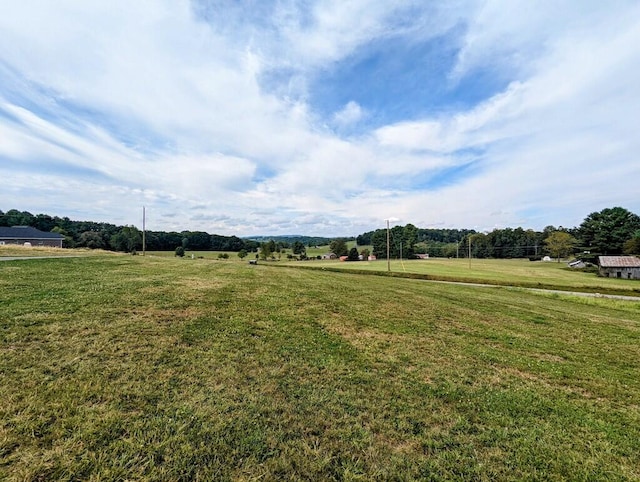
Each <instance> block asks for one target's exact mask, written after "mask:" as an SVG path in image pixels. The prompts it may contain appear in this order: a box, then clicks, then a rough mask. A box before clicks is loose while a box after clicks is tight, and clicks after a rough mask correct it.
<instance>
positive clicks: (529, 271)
mask: <svg viewBox="0 0 640 482" xmlns="http://www.w3.org/2000/svg"><path fill="white" fill-rule="evenodd" d="M288 264H291V265H295V266H304V267H315V268H322V267H324V268H329V269H339V270H358V271H373V272H380V273H384V272H386V271H387V261H386V260H378V261H359V262H341V261H336V260H332V261H307V262H296V263H291V262H290V263H288ZM390 267H391V271H392V273H399V274H405V273H406V274H417V275H426V276H428V277H431V278H433V279H442V280H452V281H456V280H457V281H468V282H476V283H493V284H499V285H511V286H525V287H532V288H535V287H549V288H558V289H564V290H575V291H590V292H598V291H602V292H603V293H604V292H616V293H620V294H628V295H631V296H640V281H638V280H627V279H615V278H605V277H600V276H598V275H597V273H588V272H584V271H581V270H576V269H571V268H569V267H568V266H567V263H566V262H560V263H557V262H555V261H552V262H543V261H535V262H532V261H529V260H526V259H472V260H471V263H469V260H468V259H447V258H430V259H427V260H404V261H399V260H392V261H391V263H390Z"/></svg>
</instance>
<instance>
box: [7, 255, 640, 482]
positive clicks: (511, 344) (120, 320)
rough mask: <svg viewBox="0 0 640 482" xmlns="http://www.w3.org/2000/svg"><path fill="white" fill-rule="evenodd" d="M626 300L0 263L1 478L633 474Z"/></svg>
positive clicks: (176, 263) (201, 264)
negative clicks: (586, 300) (590, 301)
mask: <svg viewBox="0 0 640 482" xmlns="http://www.w3.org/2000/svg"><path fill="white" fill-rule="evenodd" d="M639 355H640V307H639V304H632V303H628V304H620V303H616V302H609V301H608V300H598V304H586V303H584V302H583V301H578V300H573V299H571V298H566V297H553V296H541V295H537V294H531V293H526V292H514V291H509V290H502V289H484V288H472V287H464V286H451V285H429V284H425V283H416V282H414V281H412V280H404V279H391V278H381V277H363V276H357V275H350V274H340V275H336V274H335V273H331V272H323V271H309V270H286V269H278V270H276V269H270V268H269V267H266V266H261V265H258V266H248V265H246V264H240V263H219V262H214V261H208V260H193V261H192V262H185V260H176V259H170V258H169V259H160V258H149V257H147V258H141V257H113V256H112V257H94V258H84V259H76V258H74V259H55V260H33V261H29V262H7V263H2V264H0V394H1V395H0V397H1V401H2V403H0V478H6V479H7V480H51V479H55V480H79V479H80V480H99V479H100V480H101V479H119V480H122V479H151V480H256V479H265V480H283V479H288V480H291V479H305V480H412V479H432V480H446V479H449V480H450V479H457V480H461V479H465V480H471V479H477V480H493V479H506V480H509V479H510V480H522V479H545V480H546V479H581V480H597V479H627V480H632V479H637V478H638V477H640V462H639V459H638V458H637V453H638V452H639V451H640V410H639V408H638V400H640V367H639V365H638V360H639V359H640V357H639Z"/></svg>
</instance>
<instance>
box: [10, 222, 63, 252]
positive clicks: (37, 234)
mask: <svg viewBox="0 0 640 482" xmlns="http://www.w3.org/2000/svg"><path fill="white" fill-rule="evenodd" d="M63 240H64V236H63V235H62V234H58V233H45V232H44V231H40V230H39V229H36V228H32V227H31V226H11V227H4V226H0V245H3V244H20V245H27V246H29V245H31V246H52V247H56V248H62V241H63Z"/></svg>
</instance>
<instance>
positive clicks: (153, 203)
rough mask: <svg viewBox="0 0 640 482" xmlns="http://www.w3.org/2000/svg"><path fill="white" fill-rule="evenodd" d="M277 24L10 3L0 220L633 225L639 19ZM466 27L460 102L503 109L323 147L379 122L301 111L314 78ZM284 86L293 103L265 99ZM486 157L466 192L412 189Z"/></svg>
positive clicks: (334, 226)
mask: <svg viewBox="0 0 640 482" xmlns="http://www.w3.org/2000/svg"><path fill="white" fill-rule="evenodd" d="M274 5H275V6H274V7H268V8H271V10H270V11H269V13H270V15H266V16H263V17H261V18H260V19H257V18H253V17H254V16H255V17H259V15H258V13H256V14H255V15H254V16H252V15H248V17H249V18H250V19H251V20H252V21H251V22H249V21H247V19H246V18H245V16H246V15H247V12H246V10H242V9H240V10H234V9H233V8H231V7H229V10H222V11H221V10H219V9H218V10H215V9H213V10H212V11H211V12H210V15H208V16H204V17H206V18H198V17H197V15H195V14H194V11H193V10H192V9H191V8H190V6H191V5H190V3H189V2H186V1H182V2H175V1H169V0H165V1H160V2H158V1H151V0H140V1H136V2H129V1H124V0H116V1H113V2H107V3H104V2H90V3H85V4H79V3H78V2H76V1H73V0H61V1H59V2H55V3H52V2H47V1H44V0H40V1H34V2H28V4H27V2H19V1H17V0H16V1H13V0H10V1H7V2H5V3H4V4H3V15H2V16H0V79H3V80H5V82H3V84H2V85H0V114H2V113H4V114H5V115H4V116H2V115H0V136H1V137H2V142H1V143H0V176H2V177H3V180H4V183H5V185H6V186H9V187H8V188H7V189H6V190H3V192H2V194H0V208H2V209H8V208H11V207H17V208H20V209H28V210H32V211H35V212H45V211H48V209H50V208H53V209H55V210H56V211H55V212H53V213H52V214H59V215H72V214H73V213H79V216H78V217H81V218H85V219H87V218H93V217H95V218H96V219H97V220H105V221H112V222H123V223H137V222H138V221H139V206H140V205H142V204H143V203H146V204H147V205H149V208H150V209H149V212H150V215H151V216H152V218H153V219H155V220H156V222H157V223H158V225H157V226H156V227H155V228H157V229H164V228H166V229H205V230H209V231H213V230H214V229H215V230H216V231H218V232H221V233H227V234H248V233H256V232H259V231H261V230H265V231H264V232H267V231H268V232H273V233H275V232H283V231H286V230H291V229H300V230H303V231H304V233H309V234H336V235H338V234H357V233H359V232H362V231H366V230H369V229H372V228H375V227H377V226H379V225H381V224H382V220H383V219H385V218H389V217H399V218H401V219H402V220H403V222H412V223H414V224H416V225H435V224H438V225H440V223H442V222H444V223H445V224H446V225H449V226H461V227H474V226H476V225H477V226H481V227H483V229H484V228H491V227H492V226H494V225H513V224H514V223H523V224H525V227H526V223H537V224H536V226H535V227H542V226H540V223H542V224H550V223H554V224H564V225H571V224H572V223H579V222H580V220H581V218H580V217H584V216H585V215H586V214H588V213H589V212H591V211H594V210H598V209H601V208H603V207H607V205H612V204H614V205H624V206H625V207H628V208H630V209H632V210H635V211H636V212H637V211H639V210H640V205H638V202H639V201H638V199H637V195H636V194H635V191H634V190H633V189H620V190H618V189H617V188H615V186H617V185H618V184H619V183H618V182H619V180H620V179H633V178H637V177H638V174H640V172H639V170H640V167H639V165H638V163H637V162H635V154H636V153H637V152H638V150H639V148H640V145H639V143H640V141H639V140H638V137H637V135H636V133H635V131H636V129H637V128H636V124H637V112H638V109H639V107H640V89H639V88H638V85H640V67H639V66H640V54H639V53H638V49H637V48H636V47H635V46H636V45H640V34H639V32H640V28H638V27H639V26H640V7H639V6H637V5H636V4H633V3H625V2H613V3H606V4H603V3H601V2H590V3H588V4H586V6H585V4H584V3H582V2H577V3H576V2H573V3H572V2H565V3H562V4H561V5H555V4H554V5H550V4H549V5H546V4H536V5H535V6H532V5H531V4H530V3H527V2H521V1H518V2H499V1H497V0H495V1H494V0H492V1H488V2H482V3H480V2H475V1H472V0H470V1H462V0H461V1H459V2H456V3H454V4H452V3H451V2H441V3H434V4H430V5H428V6H424V5H423V2H412V1H403V2H391V3H385V2H375V1H364V0H358V1H355V2H338V1H331V2H312V3H311V4H306V3H304V4H303V3H297V2H276V3H275V4H274ZM307 5H308V7H307ZM263 8H267V7H263ZM409 11H410V12H411V17H410V18H409V17H407V12H409ZM201 13H202V12H201ZM456 25H462V26H463V27H465V28H461V29H460V31H463V32H465V33H464V36H463V38H462V48H461V50H460V52H459V54H458V56H457V59H456V63H455V66H454V68H453V70H452V72H451V78H452V79H453V81H454V82H457V81H461V80H463V79H464V78H465V77H466V76H473V75H475V73H476V72H478V71H479V70H482V69H485V70H488V71H493V72H495V75H498V76H502V77H503V78H506V79H509V80H510V82H509V83H508V86H507V87H506V88H505V89H504V90H503V91H502V92H498V93H497V94H495V95H493V96H491V97H490V98H487V99H485V100H484V101H482V102H480V103H479V104H478V105H475V106H473V107H471V108H468V109H465V110H459V109H458V108H457V106H456V105H455V104H454V105H453V106H452V107H451V108H450V109H443V110H439V111H438V112H437V113H436V114H434V115H432V116H430V117H425V118H422V119H416V118H407V119H405V120H403V121H400V122H397V123H394V124H391V125H386V126H381V127H379V128H377V129H375V130H373V131H371V132H364V133H362V134H361V135H360V136H359V137H348V138H346V137H341V136H340V135H339V134H335V133H332V132H330V131H328V130H327V128H326V127H325V126H327V125H330V126H336V127H339V128H346V129H347V130H348V128H349V127H351V126H354V125H356V124H359V125H362V124H365V123H364V122H362V121H363V120H365V119H366V120H368V118H367V115H368V112H367V111H366V106H362V105H360V104H358V103H357V102H355V101H350V102H348V103H347V104H345V105H344V107H343V108H342V109H341V110H339V111H338V112H335V113H334V114H332V115H331V116H330V117H329V118H328V119H323V118H320V117H319V114H318V113H317V112H314V111H313V109H312V108H311V106H310V105H309V104H308V103H307V102H306V100H305V99H306V97H305V89H306V88H307V85H309V83H310V80H312V78H313V75H315V72H317V71H318V70H321V69H324V68H331V67H333V66H335V63H336V62H338V61H339V60H343V59H346V58H348V57H349V56H350V55H353V54H354V52H356V51H357V50H358V49H359V48H364V47H366V46H367V45H368V44H370V43H371V42H374V41H378V42H379V41H384V39H386V38H391V37H393V38H396V39H397V38H404V39H405V41H407V42H420V41H424V40H425V39H429V38H436V37H438V36H439V35H442V34H443V33H445V32H447V31H449V30H450V29H451V28H453V27H454V26H456ZM283 68H289V69H290V71H291V73H290V75H289V76H288V77H287V78H286V79H285V80H284V81H283V82H284V83H285V84H286V86H285V87H283V88H282V89H271V88H270V89H267V88H265V85H263V84H261V81H262V80H263V74H265V73H266V72H269V71H272V70H274V69H275V70H277V69H283ZM286 91H290V92H292V93H295V95H292V96H289V97H287V96H285V95H280V94H281V93H282V92H286ZM420 101H421V99H415V102H420ZM338 130H339V129H338ZM470 152H471V153H470ZM475 152H477V153H478V154H475ZM474 156H475V157H476V161H477V164H478V168H477V171H474V173H473V175H467V176H466V177H460V178H455V177H453V178H449V179H448V180H447V181H448V182H446V183H442V184H437V183H435V184H434V183H429V182H425V183H424V185H418V184H415V183H414V178H418V177H420V178H421V179H423V180H427V181H429V180H431V179H432V177H433V176H434V175H436V174H438V173H441V172H443V171H445V170H447V169H454V168H456V166H460V165H465V164H467V163H469V162H470V160H473V157H474ZM2 159H7V160H9V161H10V162H3V161H2ZM53 160H55V163H52V165H51V166H50V168H47V169H41V167H42V165H43V164H46V163H47V162H49V161H53ZM54 164H55V165H54ZM38 169H41V172H37V171H38ZM74 170H75V171H80V174H77V173H75V171H74ZM91 173H95V174H96V175H95V176H93V177H92V176H91ZM98 174H99V175H101V176H102V178H99V177H100V176H98ZM83 176H84V177H83ZM427 186H428V187H427ZM34 192H37V193H38V195H37V196H33V193H34ZM585 193H586V194H585ZM15 203H18V204H19V205H16V204H15ZM196 207H198V208H197V209H196ZM536 210H542V211H543V212H545V213H548V218H545V219H544V220H543V219H541V218H539V217H535V216H538V215H535V216H534V215H532V214H527V213H530V212H534V211H536ZM196 211H197V212H199V213H201V214H200V215H196V214H195V212H196ZM83 213H84V214H83ZM491 213H498V214H497V215H492V214H491ZM532 216H533V217H532ZM576 217H578V218H577V219H576ZM567 218H569V219H567ZM314 226H315V230H314V228H313V227H314Z"/></svg>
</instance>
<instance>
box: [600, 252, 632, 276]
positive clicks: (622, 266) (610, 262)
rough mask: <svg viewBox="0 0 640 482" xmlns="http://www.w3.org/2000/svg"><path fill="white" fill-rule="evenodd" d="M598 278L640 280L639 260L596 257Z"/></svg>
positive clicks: (624, 257) (618, 257)
mask: <svg viewBox="0 0 640 482" xmlns="http://www.w3.org/2000/svg"><path fill="white" fill-rule="evenodd" d="M598 265H599V266H600V267H599V268H598V271H599V273H600V276H606V277H607V278H623V279H640V258H636V257H635V256H598Z"/></svg>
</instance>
